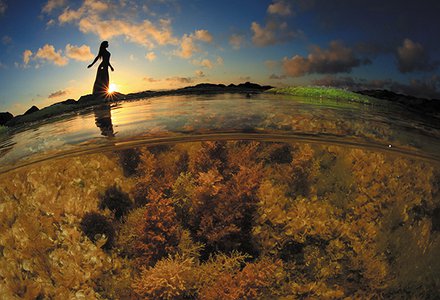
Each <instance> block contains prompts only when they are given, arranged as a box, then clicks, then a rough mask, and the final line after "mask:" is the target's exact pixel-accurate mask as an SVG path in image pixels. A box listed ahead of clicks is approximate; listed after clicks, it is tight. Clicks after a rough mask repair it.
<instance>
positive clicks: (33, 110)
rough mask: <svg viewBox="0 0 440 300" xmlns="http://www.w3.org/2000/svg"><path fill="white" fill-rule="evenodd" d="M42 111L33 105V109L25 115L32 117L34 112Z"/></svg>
mask: <svg viewBox="0 0 440 300" xmlns="http://www.w3.org/2000/svg"><path fill="white" fill-rule="evenodd" d="M39 110H40V109H39V108H38V107H36V106H35V105H32V107H31V108H29V109H28V110H27V111H26V112H25V113H24V115H25V116H26V115H30V114H32V113H34V112H36V111H39Z"/></svg>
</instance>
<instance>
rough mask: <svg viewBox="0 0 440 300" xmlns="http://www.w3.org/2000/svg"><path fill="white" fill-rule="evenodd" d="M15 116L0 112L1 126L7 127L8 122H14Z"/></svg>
mask: <svg viewBox="0 0 440 300" xmlns="http://www.w3.org/2000/svg"><path fill="white" fill-rule="evenodd" d="M12 118H14V116H13V115H12V114H11V113H10V112H0V125H5V124H6V122H8V121H9V120H12Z"/></svg>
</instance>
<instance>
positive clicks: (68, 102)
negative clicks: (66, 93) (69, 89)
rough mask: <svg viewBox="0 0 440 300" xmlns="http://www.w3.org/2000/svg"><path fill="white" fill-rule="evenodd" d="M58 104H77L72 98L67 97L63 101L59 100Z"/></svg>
mask: <svg viewBox="0 0 440 300" xmlns="http://www.w3.org/2000/svg"><path fill="white" fill-rule="evenodd" d="M59 104H66V105H72V104H73V105H74V104H77V102H76V100H74V99H67V100H65V101H62V102H59Z"/></svg>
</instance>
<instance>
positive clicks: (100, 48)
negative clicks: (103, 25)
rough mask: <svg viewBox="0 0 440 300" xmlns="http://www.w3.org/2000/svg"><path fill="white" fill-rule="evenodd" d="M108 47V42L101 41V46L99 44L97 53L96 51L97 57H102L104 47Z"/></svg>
mask: <svg viewBox="0 0 440 300" xmlns="http://www.w3.org/2000/svg"><path fill="white" fill-rule="evenodd" d="M107 47H108V42H107V41H103V42H102V43H101V46H99V53H98V57H102V53H104V50H105V48H107Z"/></svg>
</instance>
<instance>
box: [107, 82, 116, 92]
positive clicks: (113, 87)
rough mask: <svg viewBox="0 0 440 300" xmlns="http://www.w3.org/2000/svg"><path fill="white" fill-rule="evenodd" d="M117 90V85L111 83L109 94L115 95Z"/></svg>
mask: <svg viewBox="0 0 440 300" xmlns="http://www.w3.org/2000/svg"><path fill="white" fill-rule="evenodd" d="M116 89H117V86H116V84H114V83H110V85H109V87H108V93H109V94H111V93H114V92H116Z"/></svg>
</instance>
